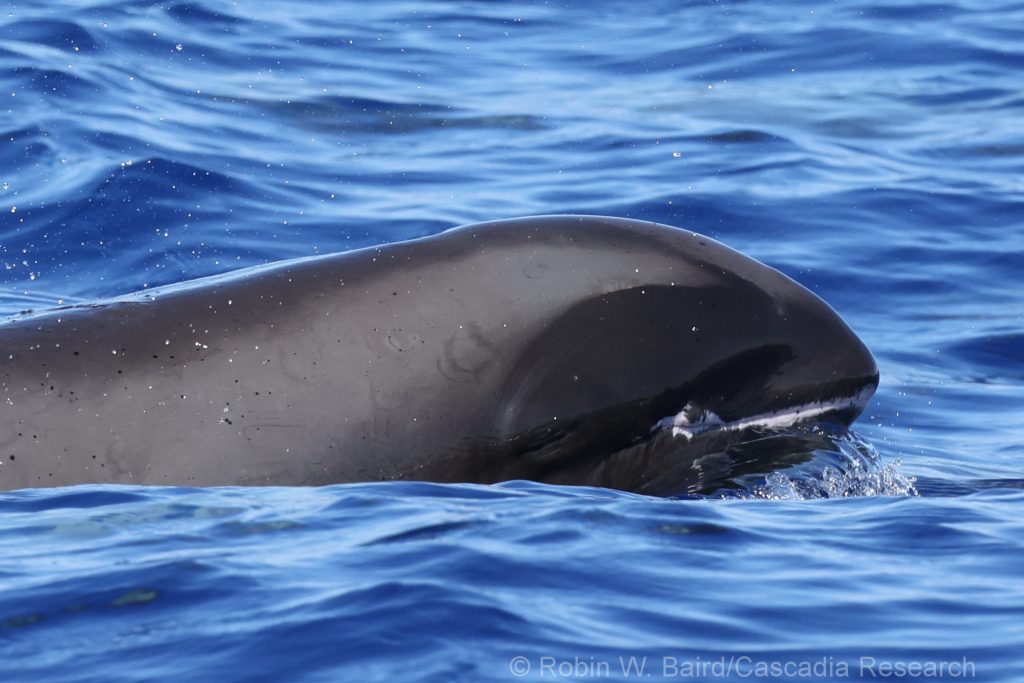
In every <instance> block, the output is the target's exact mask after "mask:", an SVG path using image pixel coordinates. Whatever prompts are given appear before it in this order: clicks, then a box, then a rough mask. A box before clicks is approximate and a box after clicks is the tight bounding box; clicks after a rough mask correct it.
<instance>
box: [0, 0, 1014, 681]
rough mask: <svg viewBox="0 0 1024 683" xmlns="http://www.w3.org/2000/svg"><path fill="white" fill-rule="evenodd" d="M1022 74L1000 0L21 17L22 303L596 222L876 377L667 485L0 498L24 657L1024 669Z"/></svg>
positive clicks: (11, 226) (6, 649)
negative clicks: (850, 413)
mask: <svg viewBox="0 0 1024 683" xmlns="http://www.w3.org/2000/svg"><path fill="white" fill-rule="evenodd" d="M1022 73H1024V4H1021V3H1020V2H1013V1H1004V0H985V1H981V0H951V1H949V2H935V3H920V2H907V1H904V0H884V1H879V0H863V1H859V2H858V1H853V0H840V1H837V2H825V1H813V2H812V1H809V2H786V3H747V2H739V1H735V2H725V1H722V2H686V3H682V2H649V3H626V2H613V1H610V0H597V1H595V2H589V3H560V2H537V3H492V2H470V1H468V0H467V1H461V2H415V3H403V2H392V3H355V2H352V3H323V2H309V1H306V2H303V1H290V2H277V3H271V2H265V1H255V0H254V1H240V2H226V1H225V2H216V1H213V0H203V1H201V2H175V1H173V0H172V1H170V2H164V3H150V2H137V1H132V0H124V1H120V2H100V1H93V0H80V1H74V2H6V3H4V4H3V6H2V7H0V262H2V263H3V265H4V268H3V269H0V315H4V316H10V315H16V314H18V313H19V312H21V311H25V310H40V309H45V308H47V307H50V306H53V305H57V304H59V303H78V302H84V301H90V300H92V299H95V298H99V297H105V296H111V295H115V294H121V293H125V292H130V291H134V290H139V289H144V288H148V287H155V286H158V285H162V284H168V283H173V282H179V281H183V280H188V279H191V278H195V277H199V276H203V275H209V274H214V273H220V272H225V271H228V270H232V269H235V268H239V267H244V266H253V265H259V264H263V263H268V262H272V261H276V260H280V259H285V258H291V257H297V256H307V255H312V254H318V253H329V252H332V251H341V250H346V249H352V248H357V247H363V246H368V245H375V244H381V243H386V242H392V241H398V240H403V239H408V238H412V237H417V236H422V235H427V234H432V233H436V232H439V231H441V230H444V229H446V228H449V227H451V226H454V225H458V224H463V223H470V222H476V221H481V220H491V219H497V218H506V217H513V216H519V215H532V214H545V213H569V212H574V213H592V214H609V215H617V216H627V217H633V218H640V219H647V220H654V221H659V222H664V223H669V224H672V225H677V226H680V227H683V228H687V229H690V230H696V231H699V232H703V233H705V234H708V235H710V236H712V237H714V238H716V239H719V240H721V241H723V242H725V243H727V244H729V245H730V246H732V247H735V248H737V249H740V250H741V251H744V252H746V253H748V254H750V255H752V256H754V257H756V258H758V259H760V260H762V261H764V262H766V263H768V264H770V265H772V266H774V267H776V268H778V269H780V270H782V271H783V272H785V273H787V274H788V275H790V276H791V277H793V278H794V279H796V280H798V281H799V282H801V283H803V284H804V285H806V286H807V287H809V288H811V289H812V290H814V291H815V292H817V293H818V294H819V295H820V296H821V297H823V298H824V299H825V300H826V301H828V302H829V303H830V304H831V305H832V306H833V307H834V308H835V309H836V310H838V311H839V312H840V313H841V314H842V315H843V317H844V318H845V319H846V320H847V321H848V322H849V323H850V325H851V327H853V329H854V330H856V331H857V332H858V334H859V335H860V336H861V337H862V338H863V339H864V340H865V342H866V343H867V345H868V346H869V347H870V348H871V349H872V351H873V352H874V353H875V355H876V357H877V359H878V363H879V367H880V370H881V376H882V383H881V386H880V387H879V391H878V393H877V395H876V397H875V399H874V400H873V402H872V404H871V406H870V407H869V408H868V410H867V411H866V412H865V414H864V415H863V416H862V418H861V420H860V421H859V422H858V423H857V424H856V425H855V433H850V434H830V433H813V434H805V435H802V437H801V438H804V439H805V440H804V443H805V444H807V443H809V444H810V445H809V446H807V448H809V449H810V451H811V452H813V454H814V457H813V458H812V459H811V460H810V461H809V462H807V463H804V464H803V465H801V466H798V467H794V468H791V469H790V470H783V471H778V472H773V473H768V472H765V473H754V474H750V475H745V476H744V477H740V478H737V479H736V480H735V481H733V482H732V484H731V485H730V486H728V487H725V488H722V489H721V490H717V491H706V492H703V493H701V494H699V495H696V494H695V495H693V496H690V497H682V498H677V499H658V498H650V497H643V496H638V495H633V494H626V493H621V492H616V491H610V490H597V489H580V488H571V487H554V486H544V485H539V484H533V483H528V482H510V483H507V484H502V485H497V486H478V485H447V486H445V485H436V484H421V483H408V482H406V483H379V484H363V485H343V486H332V487H326V488H321V489H308V488H300V489H289V488H254V489H244V488H224V489H208V490H203V489H186V488H142V487H108V486H84V487H73V488H67V489H37V490H28V491H20V492H13V493H3V494H0V680H2V681H5V682H7V681H33V682H36V681H104V682H107V681H138V680H182V681H186V680H187V681H199V680H202V681H369V680H382V681H383V680H416V681H492V680H493V681H510V680H644V679H646V680H850V679H854V680H879V679H883V678H884V679H887V680H908V679H913V680H960V679H963V678H969V679H976V680H985V681H1019V680H1024V280H1022V276H1024V78H1022ZM0 428H3V427H2V425H0ZM789 436H790V437H792V435H789Z"/></svg>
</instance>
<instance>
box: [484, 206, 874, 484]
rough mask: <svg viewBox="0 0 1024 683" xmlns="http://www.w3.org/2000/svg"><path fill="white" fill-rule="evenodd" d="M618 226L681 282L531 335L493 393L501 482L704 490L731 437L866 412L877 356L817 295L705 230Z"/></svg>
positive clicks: (843, 422)
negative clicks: (706, 471)
mask: <svg viewBox="0 0 1024 683" xmlns="http://www.w3.org/2000/svg"><path fill="white" fill-rule="evenodd" d="M621 223H625V224H626V225H619V224H614V225H613V227H618V228H620V229H629V230H632V231H634V232H637V231H638V232H641V233H644V236H645V237H647V238H649V239H645V240H643V242H644V244H648V245H652V246H651V247H650V250H651V251H650V254H649V255H647V256H649V259H650V262H651V263H658V264H660V263H663V262H664V261H666V260H667V261H669V262H671V263H674V264H675V267H673V268H672V269H671V271H672V272H673V273H675V275H674V276H672V277H674V278H676V279H675V280H668V281H666V279H667V278H666V277H659V276H653V277H651V278H650V281H648V282H643V283H627V286H622V287H619V288H617V289H614V290H613V291H606V292H601V293H597V294H595V295H594V296H590V297H587V298H585V299H583V300H581V301H579V302H577V303H575V304H574V305H572V306H570V307H568V308H567V309H566V310H564V311H562V312H561V313H560V314H559V315H558V316H557V317H556V318H555V319H553V320H552V321H551V323H550V324H549V325H547V326H546V327H545V329H544V330H543V332H542V333H540V334H539V335H538V336H537V337H536V338H534V339H533V340H532V342H531V343H530V344H529V345H528V346H527V347H526V349H525V350H524V352H523V353H522V354H521V357H520V358H519V359H518V361H517V362H516V363H515V364H514V366H513V367H514V369H513V370H512V372H511V373H510V374H509V376H508V378H507V380H506V382H505V385H504V389H503V392H502V394H501V402H500V406H499V410H498V415H497V417H496V425H497V427H496V429H497V431H498V433H499V434H500V435H501V439H500V444H501V448H502V449H505V451H506V454H505V456H504V457H505V461H506V462H508V463H510V464H509V466H508V469H507V470H506V471H504V472H502V473H501V477H502V478H527V479H533V480H540V481H547V482H552V483H581V482H583V483H589V484H593V485H600V486H609V487H613V488H620V489H625V490H635V491H649V492H653V493H666V492H671V491H674V490H678V489H680V488H683V489H689V490H692V489H694V488H696V489H700V488H702V487H705V486H707V485H709V482H707V481H705V480H704V478H702V473H701V468H702V467H705V465H702V463H705V462H706V459H707V457H708V456H709V455H713V454H717V453H720V452H721V451H722V450H723V449H724V448H727V447H728V446H729V444H732V443H736V442H737V440H742V439H744V438H748V437H749V436H750V435H751V434H752V433H763V432H764V431H772V430H779V429H785V428H789V427H792V426H794V425H805V424H817V423H823V422H824V423H830V424H833V425H840V426H847V425H849V424H850V423H851V422H852V421H853V420H854V419H856V417H857V416H858V415H859V414H860V413H861V412H862V411H863V410H864V408H865V406H866V405H867V402H868V400H869V399H870V398H871V396H872V394H873V393H874V391H875V388H876V387H877V385H878V368H877V366H876V364H875V360H874V358H873V357H872V355H871V353H870V351H869V350H868V349H867V347H866V346H865V345H864V343H863V342H862V341H861V340H860V339H859V338H858V337H857V336H856V335H855V334H854V333H853V331H852V330H851V329H850V328H849V327H848V326H847V325H846V323H845V322H844V321H843V320H842V319H841V318H840V317H839V315H838V314H837V313H836V312H835V311H834V310H832V308H830V307H829V306H828V305H827V304H826V303H825V302H824V301H822V300H821V299H820V298H819V297H817V296H816V295H814V294H813V293H812V292H810V291H809V290H807V289H806V288H804V287H803V286H801V285H799V284H798V283H796V282H794V281H793V280H791V279H789V278H788V277H786V276H784V275H782V274H781V273H779V272H778V271H776V270H774V269H772V268H769V267H768V266H765V265H764V264H761V263H759V262H757V261H755V260H753V259H751V258H748V257H746V256H743V255H742V254H739V253H738V252H736V251H733V250H732V249H729V248H728V247H725V246H724V245H721V244H719V243H717V242H714V241H713V240H710V239H708V238H706V237H703V236H701V235H697V234H694V233H689V232H685V231H682V230H678V229H673V228H668V227H666V226H654V225H652V224H639V223H637V222H633V221H628V222H627V221H622V222H621ZM602 225H604V224H602ZM601 235H602V233H601V232H600V231H598V234H597V236H596V237H595V239H601ZM640 255H641V256H643V255H645V254H640ZM638 258H639V256H638V254H637V253H632V254H631V258H630V260H629V263H634V262H636V261H637V260H638ZM649 270H651V271H655V272H657V271H658V270H659V268H656V267H652V268H650V269H649ZM661 270H664V268H661Z"/></svg>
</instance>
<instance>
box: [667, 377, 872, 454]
mask: <svg viewBox="0 0 1024 683" xmlns="http://www.w3.org/2000/svg"><path fill="white" fill-rule="evenodd" d="M874 393H875V391H874V387H865V388H863V389H861V390H860V391H859V392H857V393H856V394H854V395H852V396H846V397H843V398H835V399H829V400H827V401H816V402H813V403H804V404H802V405H798V406H790V407H787V408H783V409H781V410H776V411H773V412H770V413H761V414H760V415H751V416H749V417H742V418H740V419H738V420H735V421H733V422H723V421H722V418H720V417H719V416H718V415H715V414H714V413H713V412H711V411H710V410H704V409H703V408H701V407H700V406H698V405H696V404H694V403H693V402H690V403H687V404H686V405H685V406H684V407H683V409H682V410H681V411H679V413H677V414H675V415H669V416H668V417H663V418H661V419H660V420H658V422H657V424H655V425H654V427H653V428H652V429H651V431H660V430H662V429H669V428H671V429H672V436H681V437H683V438H684V439H686V440H687V441H689V440H690V439H692V438H693V437H694V436H696V435H697V434H702V433H704V432H710V431H712V430H718V429H721V430H727V431H737V430H741V429H752V428H762V429H785V428H786V427H792V426H793V425H795V424H799V423H801V422H807V421H808V420H813V419H814V418H816V417H820V416H822V415H825V414H826V413H832V412H837V411H841V410H848V409H850V408H863V407H864V406H865V405H867V402H868V400H869V399H870V398H871V396H872V395H873V394H874Z"/></svg>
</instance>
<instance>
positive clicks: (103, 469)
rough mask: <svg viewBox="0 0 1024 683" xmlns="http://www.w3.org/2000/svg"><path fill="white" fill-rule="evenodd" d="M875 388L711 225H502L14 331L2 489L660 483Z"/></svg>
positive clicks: (31, 322) (801, 298) (1, 423)
mask: <svg viewBox="0 0 1024 683" xmlns="http://www.w3.org/2000/svg"><path fill="white" fill-rule="evenodd" d="M877 383H878V371H877V368H876V365H875V362H874V360H873V358H872V356H871V354H870V353H869V351H868V350H867V348H866V347H865V346H864V344H863V343H861V341H860V340H859V339H858V338H857V337H856V336H855V335H854V334H853V332H851V330H850V329H849V328H848V327H847V326H846V324H845V323H844V322H843V321H842V320H841V319H840V318H839V316H838V315H837V314H836V313H835V312H834V311H833V310H832V309H831V308H829V306H828V305H827V304H825V303H824V302H823V301H821V300H820V299H819V298H818V297H816V296H815V295H814V294H812V293H811V292H809V291H808V290H806V289H804V288H803V287H801V286H800V285H798V284H796V283H795V282H793V281H792V280H790V279H789V278H787V277H786V276H784V275H782V274H780V273H779V272H777V271H775V270H773V269H771V268H769V267H767V266H765V265H763V264H761V263H759V262H757V261H755V260H753V259H750V258H748V257H746V256H744V255H742V254H740V253H738V252H736V251H734V250H732V249H729V248H728V247H726V246H724V245H722V244H719V243H718V242H715V241H714V240H711V239H709V238H707V237H704V236H702V235H699V234H696V233H693V232H689V231H684V230H680V229H677V228H672V227H669V226H665V225H659V224H655V223H647V222H642V221H636V220H626V219H621V218H606V217H597V216H545V217H533V218H520V219H514V220H506V221H495V222H490V223H481V224H476V225H469V226H464V227H461V228H456V229H453V230H449V231H447V232H444V233H441V234H437V235H434V236H430V237H425V238H422V239H416V240H411V241H408V242H400V243H395V244H389V245H386V246H381V247H376V248H368V249H361V250H358V251H352V252H346V253H340V254H332V255H327V256H319V257H313V258H305V259H298V260H293V261H285V262H281V263H277V264H272V265H270V266H264V267H258V268H251V269H246V270H243V271H238V272H237V273H233V274H228V275H226V276H216V277H212V278H204V279H201V280H196V281H194V282H188V283H183V284H181V285H174V286H170V287H164V288H160V289H156V290H150V291H147V292H145V293H141V294H137V295H131V296H126V297H121V298H117V299H112V300H108V301H103V302H98V303H95V304H90V305H80V306H72V307H65V308H60V309H54V310H50V311H46V312H42V313H35V314H30V315H25V316H22V317H20V318H16V319H13V320H11V321H9V322H6V323H4V324H2V325H0V461H2V464H0V489H7V490H9V489H17V488H25V487H39V486H64V485H71V484H84V483H102V482H106V483H123V484H168V485H196V486H209V485H323V484H333V483H340V482H360V481H377V480H390V479H413V480H429V481H438V482H480V483H491V482H499V481H504V480H510V479H529V480H535V481H541V482H549V483H560V484H585V485H595V486H607V487H613V488H619V489H623V490H631V491H642V492H653V493H663V492H668V491H672V490H673V489H676V488H678V487H679V486H680V485H685V486H692V484H693V482H694V481H699V476H698V474H699V471H700V469H701V467H702V459H703V458H705V457H706V456H708V455H709V454H710V453H714V452H715V451H716V450H721V447H722V445H723V443H726V442H727V441H728V439H729V438H732V436H731V435H736V434H740V433H743V432H745V431H749V430H757V429H771V428H772V427H776V426H788V425H791V424H793V423H797V422H801V421H817V420H829V421H832V422H839V423H841V424H849V423H850V422H851V421H852V420H853V419H855V418H856V416H857V415H858V414H859V413H860V412H861V411H862V410H863V408H864V406H865V404H866V402H867V400H868V399H869V398H870V396H871V394H872V393H873V391H874V389H875V387H876V385H877ZM695 473H698V474H695Z"/></svg>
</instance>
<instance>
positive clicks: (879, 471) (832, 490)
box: [748, 432, 918, 500]
mask: <svg viewBox="0 0 1024 683" xmlns="http://www.w3.org/2000/svg"><path fill="white" fill-rule="evenodd" d="M831 440H832V441H833V443H834V444H835V450H834V451H827V452H822V451H820V450H816V452H815V458H813V459H812V460H811V462H810V463H808V465H807V466H804V467H799V468H793V469H792V470H782V471H776V472H772V473H771V474H769V475H767V476H766V477H764V479H763V481H761V482H759V483H755V484H753V486H751V487H750V488H749V489H748V495H749V496H750V497H752V498H764V499H767V500H812V499H818V498H854V497H862V496H916V495H918V492H917V488H916V487H915V481H916V479H915V478H914V477H912V476H908V475H906V474H903V473H902V472H901V471H900V469H899V468H900V465H901V464H902V463H901V461H900V460H899V459H897V460H895V461H893V462H890V463H883V462H882V457H881V455H880V454H879V453H878V449H876V448H875V447H874V445H872V444H871V442H869V441H867V440H866V439H864V438H862V437H861V436H859V435H857V434H855V433H853V432H846V433H843V434H840V435H837V436H832V437H831Z"/></svg>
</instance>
